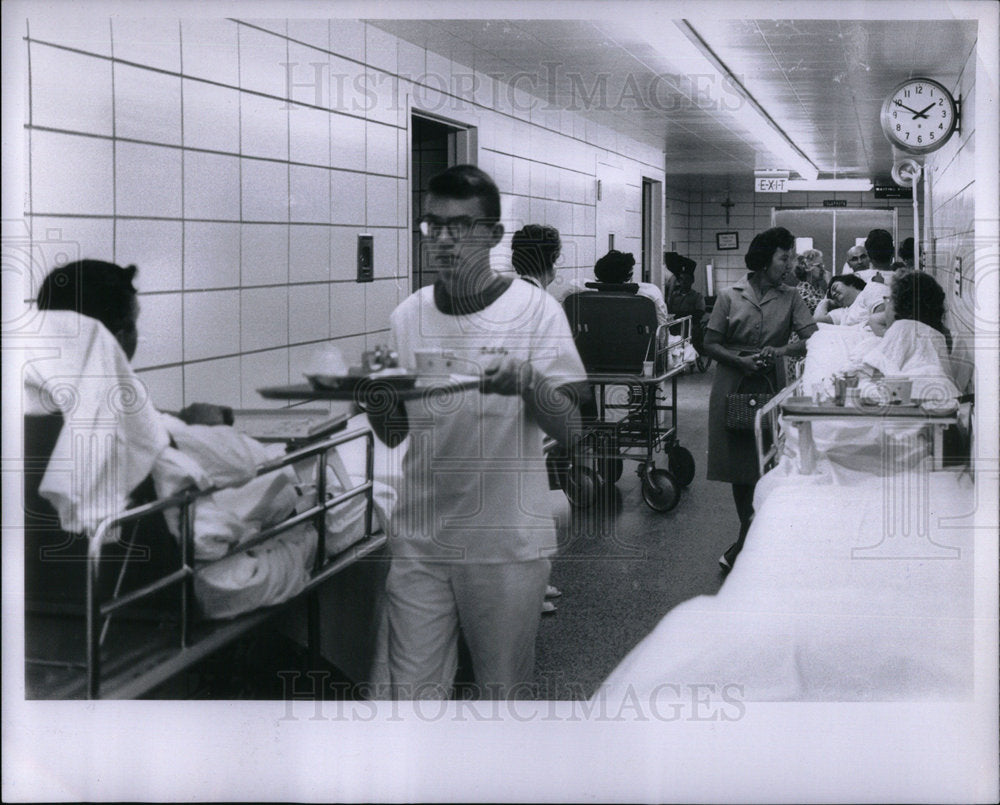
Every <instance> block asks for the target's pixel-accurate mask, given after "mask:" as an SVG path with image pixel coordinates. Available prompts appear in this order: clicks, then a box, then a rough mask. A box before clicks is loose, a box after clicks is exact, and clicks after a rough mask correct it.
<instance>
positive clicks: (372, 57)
mask: <svg viewBox="0 0 1000 805" xmlns="http://www.w3.org/2000/svg"><path fill="white" fill-rule="evenodd" d="M365 62H366V63H367V64H369V65H371V66H372V67H378V68H379V69H381V70H386V71H387V72H390V73H395V72H396V37H394V36H393V35H392V34H387V33H386V32H385V31H383V30H381V29H379V28H376V27H375V26H373V25H366V26H365Z"/></svg>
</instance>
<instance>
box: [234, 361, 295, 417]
mask: <svg viewBox="0 0 1000 805" xmlns="http://www.w3.org/2000/svg"><path fill="white" fill-rule="evenodd" d="M240 379H241V382H240V387H241V388H240V398H241V405H242V406H243V407H244V408H280V407H282V406H284V405H285V403H284V402H283V401H282V400H266V399H264V398H263V397H261V396H260V394H259V393H258V392H257V389H259V388H263V387H264V386H283V385H286V384H287V383H288V348H287V347H282V348H281V349H273V350H269V351H268V352H258V353H255V354H253V355H243V356H241V358H240Z"/></svg>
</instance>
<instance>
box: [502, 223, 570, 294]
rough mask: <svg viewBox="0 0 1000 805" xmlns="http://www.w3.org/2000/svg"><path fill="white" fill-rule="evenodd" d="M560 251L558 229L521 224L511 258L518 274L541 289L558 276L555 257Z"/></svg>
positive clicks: (513, 242)
mask: <svg viewBox="0 0 1000 805" xmlns="http://www.w3.org/2000/svg"><path fill="white" fill-rule="evenodd" d="M561 252H562V242H561V241H560V239H559V230H557V229H556V228H555V227H553V226H544V225H542V224H528V225H526V226H523V227H521V228H520V229H519V230H517V232H515V233H514V237H513V239H512V240H511V244H510V260H511V263H512V264H513V266H514V270H515V271H516V272H517V274H518V276H519V277H520V278H521V279H523V280H525V281H527V282H530V283H531V284H532V285H537V286H538V287H539V288H542V289H545V288H547V287H548V286H549V285H551V284H552V280H554V279H555V278H556V260H558V259H559V255H560V253H561Z"/></svg>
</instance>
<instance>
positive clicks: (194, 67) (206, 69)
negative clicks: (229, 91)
mask: <svg viewBox="0 0 1000 805" xmlns="http://www.w3.org/2000/svg"><path fill="white" fill-rule="evenodd" d="M237 27H238V25H237V23H235V22H233V21H232V20H226V19H212V18H207V17H198V18H196V19H195V18H192V19H185V20H182V21H181V56H182V58H183V62H184V63H183V71H184V74H185V75H193V76H198V77H199V78H207V79H209V80H211V81H216V82H218V83H220V84H226V85H227V86H231V87H235V86H238V85H239V51H238V49H237V44H236V29H237Z"/></svg>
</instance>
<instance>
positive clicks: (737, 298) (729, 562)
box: [703, 227, 816, 572]
mask: <svg viewBox="0 0 1000 805" xmlns="http://www.w3.org/2000/svg"><path fill="white" fill-rule="evenodd" d="M743 259H744V263H746V267H747V271H748V273H747V274H746V276H744V277H743V278H742V279H740V280H738V281H737V282H736V283H735V284H734V285H732V286H731V287H729V288H725V289H723V290H722V291H720V292H719V294H718V297H717V299H716V302H715V307H714V308H713V309H712V315H711V317H710V318H709V321H708V326H707V328H706V332H705V340H704V346H703V350H704V352H705V354H706V355H708V356H709V357H711V358H714V359H715V361H716V363H717V366H716V370H715V378H714V379H713V381H712V392H711V396H710V398H709V407H708V480H710V481H723V482H725V483H729V484H732V489H733V500H734V501H735V503H736V512H737V515H738V516H739V520H740V529H739V536H738V537H737V540H736V542H735V543H733V545H731V546H730V547H729V548H728V549H727V550H726V552H725V553H724V554H723V555H722V557H721V558H720V559H719V564H720V565H721V566H722V569H723V572H728V571H729V570H730V569H731V568H732V566H733V563H734V562H735V561H736V556H737V555H738V554H739V552H740V550H741V549H742V548H743V541H744V540H745V539H746V534H747V530H748V529H749V528H750V521H751V519H752V517H753V492H754V487H755V486H756V484H757V479H758V477H759V474H760V473H759V471H758V467H757V447H756V444H755V443H754V436H753V431H735V430H729V429H727V428H726V409H727V398H728V396H729V395H730V394H734V393H737V392H757V391H769V390H774V391H777V390H778V389H780V388H781V387H782V386H783V385H784V382H785V378H784V366H783V364H784V361H779V360H777V358H779V357H785V356H788V357H799V356H802V355H805V352H806V343H805V342H806V340H807V339H808V338H809V337H810V336H811V335H812V334H813V333H814V332H816V325H815V324H814V323H813V320H812V315H811V314H810V313H809V308H808V307H806V304H805V302H803V301H802V297H801V296H800V295H799V292H798V291H797V290H796V289H795V288H791V287H789V286H787V285H784V284H782V278H783V277H784V276H785V272H786V271H788V270H789V269H790V268H791V267H792V266H794V264H795V238H794V236H793V235H792V233H791V232H789V231H788V230H787V229H785V228H784V227H775V228H773V229H768V230H766V231H764V232H761V233H760V234H759V235H757V236H756V237H754V239H753V240H752V241H751V243H750V247H749V248H748V249H747V253H746V255H745V256H744V258H743ZM792 333H796V334H797V335H798V337H799V339H800V340H799V341H796V342H793V343H789V338H790V337H791V335H792Z"/></svg>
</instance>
